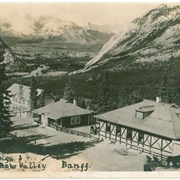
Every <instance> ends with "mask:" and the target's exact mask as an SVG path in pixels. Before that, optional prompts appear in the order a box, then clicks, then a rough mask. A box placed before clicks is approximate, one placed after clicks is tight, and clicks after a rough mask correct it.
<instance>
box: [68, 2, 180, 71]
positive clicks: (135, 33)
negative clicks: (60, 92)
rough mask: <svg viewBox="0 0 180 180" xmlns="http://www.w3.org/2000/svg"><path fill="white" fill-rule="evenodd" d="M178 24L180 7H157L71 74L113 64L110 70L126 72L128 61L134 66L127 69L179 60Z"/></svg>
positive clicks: (115, 37)
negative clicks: (138, 65)
mask: <svg viewBox="0 0 180 180" xmlns="http://www.w3.org/2000/svg"><path fill="white" fill-rule="evenodd" d="M179 24H180V6H173V7H168V6H167V5H161V6H158V7H157V8H155V9H152V10H150V11H149V12H147V13H146V14H144V15H143V16H142V17H139V18H136V19H135V20H134V21H132V23H131V25H130V26H129V27H128V28H127V30H126V31H125V32H123V33H121V34H119V35H114V36H113V37H112V38H111V39H110V40H109V41H108V42H107V43H106V44H105V45H104V46H103V48H102V49H101V51H100V53H99V54H98V55H97V56H95V57H94V58H93V59H91V60H90V61H89V62H88V63H87V64H86V65H85V67H84V69H82V70H78V71H75V72H72V73H71V74H78V73H83V72H87V71H90V70H92V69H96V68H98V67H101V66H103V65H105V64H106V63H110V61H113V62H114V63H115V64H114V67H113V65H112V67H110V69H119V70H120V69H123V68H124V62H125V61H126V59H129V58H130V59H131V62H129V63H128V62H127V66H129V65H130V64H135V63H142V64H143V63H151V62H155V61H162V62H163V61H168V60H170V59H173V58H178V57H179V56H180V50H179V42H180V25H179ZM127 57H128V58H127ZM121 63H122V64H123V66H122V65H121ZM116 66H117V67H116Z"/></svg>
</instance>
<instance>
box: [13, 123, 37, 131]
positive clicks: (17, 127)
mask: <svg viewBox="0 0 180 180" xmlns="http://www.w3.org/2000/svg"><path fill="white" fill-rule="evenodd" d="M38 126H39V125H38V124H36V125H15V126H13V129H12V130H13V131H17V130H24V129H29V128H36V127H38Z"/></svg>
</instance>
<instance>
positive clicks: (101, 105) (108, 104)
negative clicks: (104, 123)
mask: <svg viewBox="0 0 180 180" xmlns="http://www.w3.org/2000/svg"><path fill="white" fill-rule="evenodd" d="M111 97H112V92H111V86H110V77H109V73H108V72H104V73H103V76H102V80H101V82H100V84H99V90H98V97H97V111H98V112H99V113H103V112H107V111H110V110H112V104H113V103H112V98H111Z"/></svg>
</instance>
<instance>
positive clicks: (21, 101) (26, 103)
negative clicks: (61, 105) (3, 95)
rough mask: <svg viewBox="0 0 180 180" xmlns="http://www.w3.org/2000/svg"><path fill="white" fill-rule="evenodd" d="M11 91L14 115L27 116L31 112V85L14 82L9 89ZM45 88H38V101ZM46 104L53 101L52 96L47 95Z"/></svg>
mask: <svg viewBox="0 0 180 180" xmlns="http://www.w3.org/2000/svg"><path fill="white" fill-rule="evenodd" d="M7 90H8V91H9V92H10V95H11V97H10V100H11V109H12V110H13V113H14V115H16V116H20V117H27V116H28V115H29V114H30V103H31V100H30V92H31V90H30V87H29V86H25V85H22V84H17V83H14V84H13V85H12V86H10V87H9V88H8V89H7ZM43 93H44V90H42V89H37V101H39V100H40V98H41V96H42V94H43ZM44 101H45V104H49V103H52V102H53V99H52V98H50V97H45V99H44Z"/></svg>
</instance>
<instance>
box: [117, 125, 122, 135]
mask: <svg viewBox="0 0 180 180" xmlns="http://www.w3.org/2000/svg"><path fill="white" fill-rule="evenodd" d="M120 133H121V127H120V126H117V127H116V135H118V134H120Z"/></svg>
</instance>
